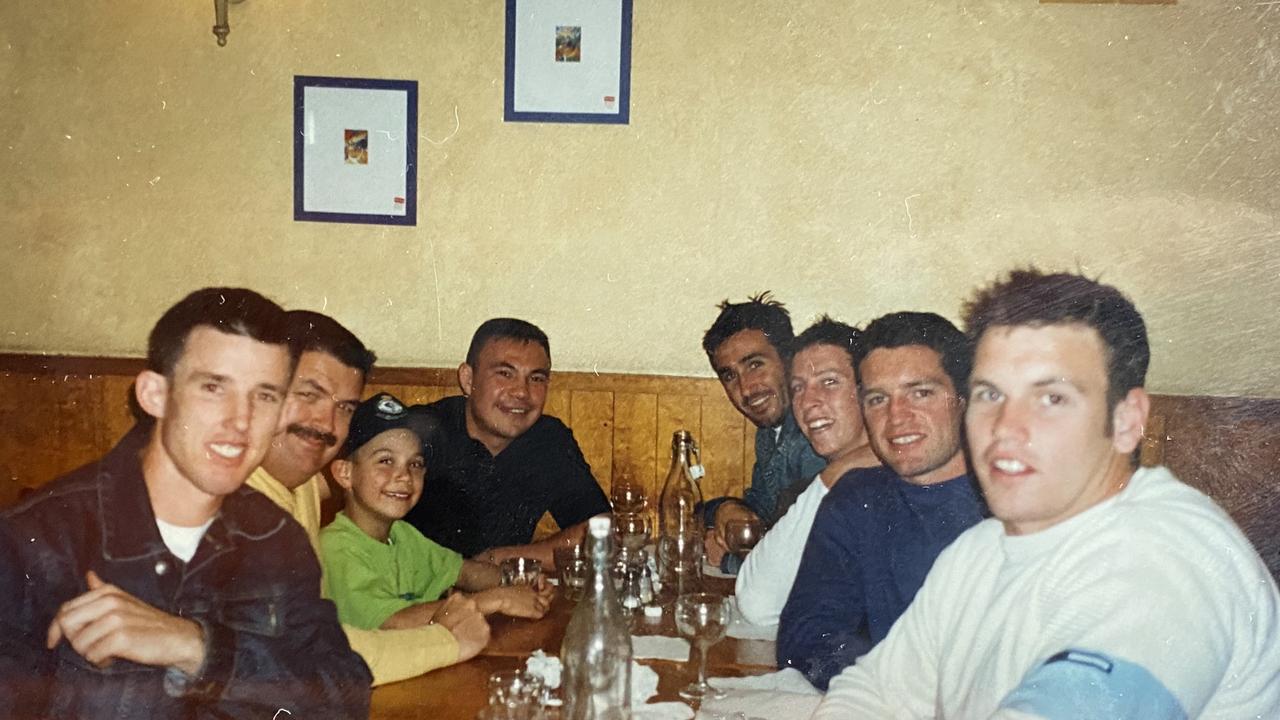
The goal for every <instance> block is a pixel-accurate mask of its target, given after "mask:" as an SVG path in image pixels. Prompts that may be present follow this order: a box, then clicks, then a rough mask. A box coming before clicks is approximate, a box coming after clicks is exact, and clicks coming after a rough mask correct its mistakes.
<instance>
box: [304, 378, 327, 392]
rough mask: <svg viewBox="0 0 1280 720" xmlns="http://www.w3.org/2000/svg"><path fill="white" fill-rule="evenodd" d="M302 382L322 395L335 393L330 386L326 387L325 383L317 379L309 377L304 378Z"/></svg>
mask: <svg viewBox="0 0 1280 720" xmlns="http://www.w3.org/2000/svg"><path fill="white" fill-rule="evenodd" d="M302 384H303V385H308V386H310V387H311V389H312V390H315V391H316V392H318V393H320V394H321V395H330V396H331V395H333V393H332V392H331V391H330V390H329V388H327V387H325V386H324V385H321V384H320V383H318V382H316V381H315V380H312V379H311V378H307V379H305V380H303V381H302Z"/></svg>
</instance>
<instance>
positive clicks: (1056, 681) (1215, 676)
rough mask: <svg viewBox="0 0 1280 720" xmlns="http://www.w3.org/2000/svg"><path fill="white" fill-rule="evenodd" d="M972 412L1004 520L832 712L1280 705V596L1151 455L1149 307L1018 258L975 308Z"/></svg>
mask: <svg viewBox="0 0 1280 720" xmlns="http://www.w3.org/2000/svg"><path fill="white" fill-rule="evenodd" d="M964 314H965V324H966V325H967V329H968V332H969V336H970V337H971V338H972V339H973V341H974V342H975V346H976V352H975V358H974V365H973V374H972V377H971V379H970V388H971V390H970V395H969V405H968V411H967V415H966V423H967V425H966V427H967V432H968V436H969V449H970V454H971V457H972V458H973V466H974V470H975V472H976V473H977V475H978V479H979V481H980V482H981V483H982V489H983V492H984V493H985V495H986V498H987V502H988V503H989V504H990V506H991V511H992V513H993V514H994V515H995V517H994V518H992V519H990V520H987V521H985V522H983V523H981V524H979V525H977V526H976V527H974V528H972V529H970V530H969V531H968V532H966V533H965V534H964V535H962V536H961V537H960V538H959V539H958V540H956V542H955V543H954V544H952V545H951V547H949V548H947V550H946V552H944V553H943V554H942V556H941V557H939V558H938V561H937V563H936V564H935V565H934V566H933V569H932V570H931V571H930V572H929V577H928V579H927V580H926V581H925V583H924V586H923V587H922V588H921V589H920V592H919V594H917V595H916V598H915V601H914V602H912V604H911V607H910V608H908V609H907V611H906V612H905V613H904V614H903V615H902V617H901V618H899V619H898V622H897V623H896V624H895V625H894V626H893V630H892V632H890V633H889V636H888V637H887V638H886V639H885V641H884V642H882V643H881V644H880V645H878V646H876V648H875V649H874V650H872V651H871V652H870V653H869V654H868V655H866V656H865V657H863V658H861V659H859V661H858V664H857V665H854V666H853V667H851V668H849V669H848V670H846V671H845V672H844V673H843V674H842V675H841V676H840V677H838V678H836V679H834V680H832V682H831V691H830V693H828V695H827V697H826V699H825V701H824V702H823V704H822V705H821V706H820V707H819V708H818V711H817V713H816V714H815V716H814V717H817V718H823V719H824V720H825V719H826V718H846V717H854V716H856V717H895V718H935V717H948V718H1110V719H1115V720H1128V719H1133V720H1138V719H1142V720H1147V719H1151V718H1159V719H1162V720H1163V719H1173V718H1232V719H1234V718H1259V719H1261V718H1277V717H1280V682H1277V678H1278V677H1280V610H1278V609H1277V608H1278V607H1280V594H1278V593H1277V591H1276V584H1275V581H1274V580H1273V579H1272V578H1271V575H1270V573H1269V572H1268V571H1267V567H1266V565H1264V564H1263V562H1262V559H1261V558H1260V557H1258V553H1257V552H1256V551H1255V550H1254V549H1253V548H1252V547H1251V546H1250V544H1249V541H1248V540H1247V539H1245V537H1244V535H1243V534H1242V533H1241V532H1240V530H1239V528H1237V527H1236V526H1235V523H1233V522H1232V521H1231V519H1230V518H1229V517H1228V516H1227V515H1226V513H1224V512H1223V511H1222V509H1221V508H1219V507H1218V506H1217V505H1216V504H1214V502H1213V501H1212V500H1210V499H1209V498H1208V497H1206V496H1204V495H1203V494H1202V493H1200V492H1199V491H1198V490H1195V489H1194V488H1192V487H1190V486H1188V485H1184V484H1182V483H1180V482H1178V480H1177V479H1176V478H1175V477H1174V476H1173V475H1172V474H1171V473H1170V472H1169V471H1168V470H1167V469H1166V468H1163V467H1146V468H1135V463H1134V451H1135V450H1136V449H1137V447H1138V444H1139V442H1140V441H1141V440H1142V434H1143V424H1144V423H1145V422H1146V420H1147V413H1148V410H1149V408H1150V399H1149V398H1148V396H1147V393H1146V390H1145V389H1144V388H1143V384H1144V382H1145V377H1146V371H1147V364H1148V361H1149V359H1150V347H1149V344H1148V340H1147V331H1146V325H1145V323H1144V322H1143V319H1142V316H1141V315H1140V314H1139V313H1138V310H1137V308H1135V307H1134V305H1133V303H1132V302H1130V301H1129V299H1128V298H1126V297H1125V296H1124V295H1122V294H1121V293H1120V292H1119V291H1118V290H1117V289H1115V288H1114V287H1111V286H1108V285H1103V284H1101V283H1098V282H1096V281H1093V280H1090V279H1088V278H1085V277H1082V276H1080V275H1074V274H1069V273H1056V274H1043V273H1041V272H1039V271H1036V270H1024V271H1015V272H1013V273H1011V274H1010V275H1009V277H1008V278H1007V279H1005V280H1002V281H1001V282H998V283H996V284H995V285H993V286H992V287H989V288H986V289H984V290H982V291H980V292H979V293H977V295H976V297H975V298H974V299H973V300H971V301H970V302H969V303H968V304H967V306H966V307H965V313H964Z"/></svg>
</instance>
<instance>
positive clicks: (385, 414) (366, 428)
mask: <svg viewBox="0 0 1280 720" xmlns="http://www.w3.org/2000/svg"><path fill="white" fill-rule="evenodd" d="M400 428H406V429H408V430H412V431H414V432H415V433H417V432H418V431H417V429H416V428H415V427H414V422H413V419H412V416H411V415H410V413H409V410H408V409H407V408H406V407H405V406H404V403H402V402H400V400H399V399H397V398H396V396H395V395H392V394H390V393H378V394H377V395H374V396H373V397H371V398H369V399H368V400H365V401H364V402H362V403H360V405H359V406H358V407H357V408H356V411H355V414H353V415H352V416H351V429H350V430H349V431H348V432H347V444H346V445H344V446H343V447H342V454H343V455H344V456H347V455H350V454H351V453H353V452H355V451H356V450H359V449H360V448H361V447H363V446H364V444H365V443H367V442H369V441H370V440H372V439H374V438H375V437H377V436H379V435H381V434H382V433H384V432H386V431H388V430H398V429H400ZM418 440H419V441H421V440H422V438H421V436H419V438H418Z"/></svg>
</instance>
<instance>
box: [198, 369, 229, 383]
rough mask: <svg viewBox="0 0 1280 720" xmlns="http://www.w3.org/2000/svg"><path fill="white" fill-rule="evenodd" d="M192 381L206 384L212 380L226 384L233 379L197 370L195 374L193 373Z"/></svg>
mask: <svg viewBox="0 0 1280 720" xmlns="http://www.w3.org/2000/svg"><path fill="white" fill-rule="evenodd" d="M191 379H192V380H199V381H201V382H204V381H206V380H212V381H214V382H219V383H224V382H227V381H228V380H230V379H231V378H229V377H227V376H226V375H220V374H218V373H216V372H210V371H208V370H196V371H195V372H192V373H191Z"/></svg>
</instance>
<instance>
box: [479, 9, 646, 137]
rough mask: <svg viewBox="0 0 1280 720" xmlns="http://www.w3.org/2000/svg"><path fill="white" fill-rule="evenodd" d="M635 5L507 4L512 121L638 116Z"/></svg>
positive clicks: (507, 112) (507, 107)
mask: <svg viewBox="0 0 1280 720" xmlns="http://www.w3.org/2000/svg"><path fill="white" fill-rule="evenodd" d="M631 9H632V0H507V54H506V93H505V104H504V113H503V116H504V118H505V119H506V120H507V122H574V123H614V124H619V125H625V124H627V123H628V122H629V121H630V118H631Z"/></svg>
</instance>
